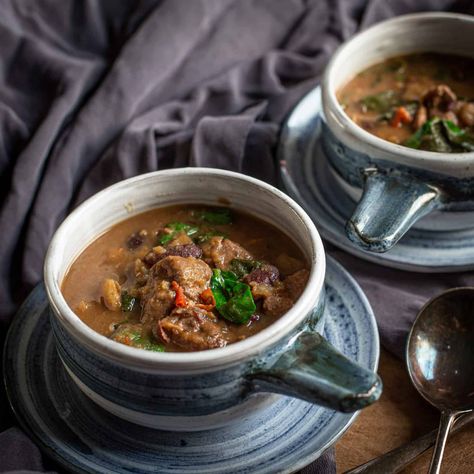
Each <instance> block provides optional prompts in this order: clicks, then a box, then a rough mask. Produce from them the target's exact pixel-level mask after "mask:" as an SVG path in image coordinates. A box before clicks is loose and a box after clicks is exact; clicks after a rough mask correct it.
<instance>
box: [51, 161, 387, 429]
mask: <svg viewBox="0 0 474 474" xmlns="http://www.w3.org/2000/svg"><path fill="white" fill-rule="evenodd" d="M223 202H225V203H226V208H222V204H223ZM189 203H193V204H194V205H195V206H192V205H191V206H190V204H189ZM216 206H217V208H216ZM229 219H230V220H231V222H230V223H229V222H228V221H229ZM224 222H225V223H224ZM224 234H225V235H224ZM262 239H263V240H264V242H263V241H262ZM201 252H202V255H201ZM325 262H326V259H325V252H324V247H323V244H322V241H321V238H320V236H319V233H318V231H317V230H316V227H315V225H314V223H313V222H312V221H311V219H310V218H309V217H308V215H307V214H306V213H305V212H304V210H303V209H302V208H301V207H300V206H299V205H298V204H297V203H295V202H294V201H293V200H292V199H291V198H289V197H288V196H287V195H285V194H284V193H282V192H281V191H279V190H278V189H276V188H274V187H272V186H270V185H268V184H266V183H263V182H261V181H258V180H256V179H253V178H250V177H248V176H244V175H241V174H239V173H232V172H229V171H223V170H216V169H208V168H185V169H173V170H167V171H159V172H155V173H149V174H145V175H141V176H137V177H134V178H130V179H128V180H125V181H122V182H120V183H117V184H115V185H113V186H110V187H109V188H107V189H105V190H103V191H101V192H100V193H98V194H96V195H95V196H93V197H91V198H90V199H88V200H87V201H85V202H84V203H83V204H81V205H80V206H79V207H78V208H76V209H75V210H74V211H73V212H72V213H71V214H70V215H69V216H68V217H67V218H66V219H65V221H64V222H63V223H62V224H61V226H60V227H59V228H58V230H57V231H56V233H55V235H54V237H53V239H52V241H51V244H50V247H49V250H48V253H47V256H46V261H45V271H44V277H45V286H46V292H47V294H48V299H49V302H50V306H51V312H50V320H51V328H52V332H53V336H54V342H55V346H56V349H57V351H58V354H59V356H60V358H61V361H62V363H63V365H64V367H65V369H66V371H67V373H68V374H69V375H70V377H71V379H72V380H73V382H74V383H75V384H76V385H77V386H78V387H79V388H80V389H81V390H82V391H83V392H84V393H85V394H86V395H87V396H88V397H90V398H91V399H92V400H93V401H94V402H95V403H97V404H99V405H100V406H101V407H103V408H104V409H105V410H107V411H109V412H110V413H112V414H114V415H117V416H119V417H122V418H124V419H126V420H129V421H132V422H134V423H137V424H141V425H144V426H150V427H154V428H160V429H167V430H176V431H189V430H207V429H212V428H215V427H218V426H222V425H225V424H228V423H232V422H235V421H238V420H239V418H241V416H242V413H245V416H251V415H252V413H254V412H256V411H259V410H261V409H263V408H264V407H267V406H268V405H269V404H271V403H273V402H274V401H275V398H276V395H274V394H285V395H288V396H292V397H297V398H301V399H304V400H307V401H309V402H311V403H315V404H320V405H324V406H330V407H331V408H334V409H337V410H340V411H345V412H352V411H355V410H358V409H361V408H363V407H365V406H367V405H369V404H371V403H373V402H374V401H375V400H377V399H378V397H379V396H380V393H381V390H382V385H381V381H380V379H379V377H378V376H377V374H375V373H373V372H371V371H369V370H367V369H365V368H363V367H361V366H359V365H357V364H355V363H354V362H352V361H350V360H349V359H347V358H346V357H344V356H343V355H342V354H340V353H339V352H338V351H336V350H335V349H334V348H333V347H332V346H331V345H330V344H329V343H328V342H327V341H325V339H324V338H323V337H322V336H321V335H320V333H321V332H322V330H323V326H324V297H325V292H324V277H325V268H326V264H325ZM277 271H278V276H277ZM211 273H212V275H211ZM209 289H210V290H211V291H210V292H209V291H208V290H209ZM211 296H212V297H211ZM133 299H135V301H134V300H133ZM252 301H253V303H252ZM135 305H137V306H135ZM71 307H72V308H73V309H74V310H75V311H76V312H77V314H76V312H74V311H73V310H72V309H71ZM81 318H82V319H81ZM229 318H231V319H233V320H234V321H230V320H229ZM236 318H238V320H236ZM93 328H94V329H93ZM111 337H112V338H111ZM113 339H115V340H113ZM203 349H206V350H203Z"/></svg>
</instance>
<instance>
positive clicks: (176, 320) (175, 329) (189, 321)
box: [155, 306, 227, 351]
mask: <svg viewBox="0 0 474 474" xmlns="http://www.w3.org/2000/svg"><path fill="white" fill-rule="evenodd" d="M155 336H156V337H157V338H158V339H161V340H162V341H163V342H165V343H169V342H172V343H173V344H176V345H177V346H179V347H182V348H183V349H186V350H189V351H202V350H205V349H213V348H216V347H223V346H225V345H226V343H227V341H226V339H225V337H224V328H223V327H221V326H219V325H218V324H217V322H216V317H215V316H214V315H213V314H212V313H209V312H207V311H205V310H204V309H201V308H198V307H196V306H191V307H188V308H176V309H174V310H173V312H172V313H171V314H170V315H169V316H167V317H166V318H163V319H160V321H158V324H157V327H156V334H155Z"/></svg>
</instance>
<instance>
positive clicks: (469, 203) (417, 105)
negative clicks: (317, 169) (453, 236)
mask: <svg viewBox="0 0 474 474" xmlns="http://www.w3.org/2000/svg"><path fill="white" fill-rule="evenodd" d="M472 44H474V17H472V16H469V15H460V14H454V13H439V12H434V13H417V14H411V15H404V16H399V17H396V18H393V19H391V20H388V21H384V22H381V23H379V24H376V25H374V26H372V27H370V28H368V29H367V30H365V31H362V32H360V33H359V34H357V35H355V36H354V37H353V38H351V39H350V40H349V41H347V42H346V43H345V44H344V45H342V46H341V47H340V48H339V49H338V50H337V51H336V53H335V54H334V56H333V57H332V58H331V61H330V62H329V64H328V66H327V68H326V71H325V74H324V77H323V81H322V87H321V92H322V106H323V112H324V117H323V118H324V120H323V121H322V133H321V141H322V147H323V150H324V153H325V156H326V157H327V159H328V162H329V164H330V168H331V170H332V171H333V172H334V174H335V175H336V177H337V178H338V181H339V182H340V183H342V185H341V190H342V192H347V193H348V194H349V195H350V196H351V197H352V198H353V199H354V201H355V202H354V209H353V211H352V215H351V216H350V217H349V218H348V220H347V222H346V234H347V236H348V238H349V240H351V241H352V242H353V243H354V244H355V245H356V246H358V247H359V248H361V249H363V250H368V251H371V252H386V251H388V250H390V248H392V247H393V246H394V245H396V243H397V242H398V241H399V239H400V238H402V237H403V235H404V234H405V233H406V232H407V231H408V230H409V229H410V228H411V227H412V226H413V225H414V224H415V223H416V222H418V221H419V220H421V219H423V221H424V222H423V227H424V228H427V229H429V230H432V231H438V230H443V231H450V230H460V229H467V228H472V227H474V150H473V147H472V143H473V141H472V117H471V112H472V106H473V103H472V99H473V96H472V80H470V74H469V73H470V71H472V64H474V53H473V50H472ZM441 63H443V64H441ZM441 66H444V67H441ZM466 74H467V80H465V77H466ZM351 117H352V118H351Z"/></svg>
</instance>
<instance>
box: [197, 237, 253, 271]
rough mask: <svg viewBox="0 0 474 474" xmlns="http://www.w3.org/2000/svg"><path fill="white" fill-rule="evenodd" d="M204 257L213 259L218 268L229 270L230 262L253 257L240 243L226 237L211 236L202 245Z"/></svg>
mask: <svg viewBox="0 0 474 474" xmlns="http://www.w3.org/2000/svg"><path fill="white" fill-rule="evenodd" d="M202 250H203V254H204V258H206V259H207V260H209V261H211V262H212V263H213V264H214V265H215V266H216V267H217V268H220V269H221V270H227V268H228V267H229V265H230V262H232V260H234V258H237V259H243V260H248V259H252V258H253V257H252V255H251V254H250V253H249V252H247V250H245V249H244V248H243V247H241V246H240V245H239V244H237V243H235V242H233V241H232V240H229V239H226V238H224V237H211V238H210V239H209V240H208V241H207V242H206V243H204V244H203V245H202Z"/></svg>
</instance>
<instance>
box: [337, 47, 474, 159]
mask: <svg viewBox="0 0 474 474" xmlns="http://www.w3.org/2000/svg"><path fill="white" fill-rule="evenodd" d="M473 71H474V59H472V58H468V57H463V56H456V55H449V54H438V53H418V54H408V55H404V56H396V57H392V58H389V59H386V60H384V61H382V62H380V63H377V64H375V65H373V66H370V67H369V68H367V69H365V70H364V71H362V72H360V73H358V74H357V75H356V76H355V77H354V78H353V79H351V80H350V81H349V82H348V83H347V84H346V85H345V86H343V87H342V88H341V89H340V90H339V91H338V94H337V96H338V99H339V102H340V103H341V105H342V106H343V108H344V110H345V112H346V113H347V115H348V116H349V117H350V118H351V119H352V120H353V122H354V123H356V124H357V125H359V126H360V127H362V128H363V129H364V130H367V131H368V132H370V133H371V134H373V135H376V136H377V137H380V138H383V139H384V140H388V141H390V142H392V143H397V144H400V145H404V146H407V147H410V148H415V149H420V150H427V151H435V152H440V153H461V152H469V151H474V78H473V76H472V74H473Z"/></svg>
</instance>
